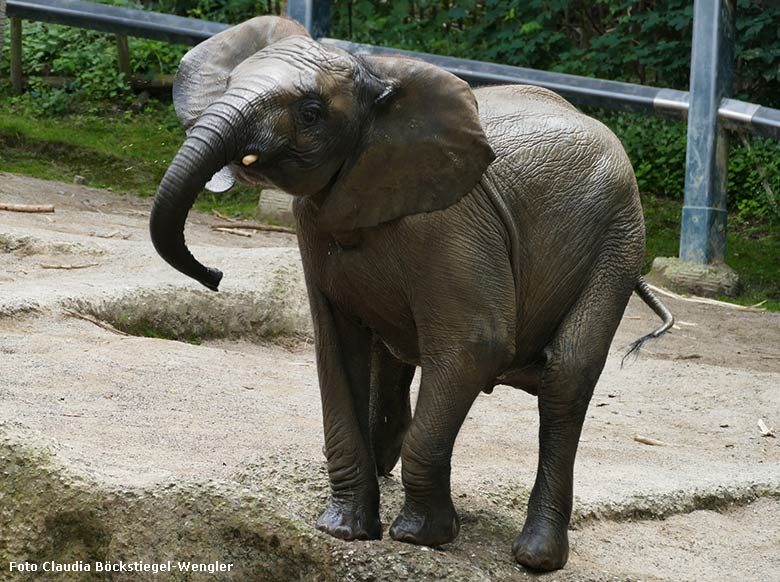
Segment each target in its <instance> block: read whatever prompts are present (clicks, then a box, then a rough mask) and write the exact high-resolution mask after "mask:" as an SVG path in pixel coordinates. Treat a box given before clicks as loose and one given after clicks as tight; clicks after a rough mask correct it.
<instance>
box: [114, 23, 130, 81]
mask: <svg viewBox="0 0 780 582" xmlns="http://www.w3.org/2000/svg"><path fill="white" fill-rule="evenodd" d="M116 51H117V57H118V59H117V60H118V63H119V72H120V73H124V74H125V77H126V78H127V79H128V80H129V79H130V74H131V73H132V71H131V69H130V45H129V44H128V43H127V35H124V34H117V35H116Z"/></svg>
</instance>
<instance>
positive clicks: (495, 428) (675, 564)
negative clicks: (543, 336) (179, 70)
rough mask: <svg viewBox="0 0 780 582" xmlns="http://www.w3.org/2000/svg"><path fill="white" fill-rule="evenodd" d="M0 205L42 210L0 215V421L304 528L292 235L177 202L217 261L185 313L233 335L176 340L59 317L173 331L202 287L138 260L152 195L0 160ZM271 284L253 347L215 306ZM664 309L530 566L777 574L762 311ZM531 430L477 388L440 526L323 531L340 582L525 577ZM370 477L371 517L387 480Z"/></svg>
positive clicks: (231, 304)
mask: <svg viewBox="0 0 780 582" xmlns="http://www.w3.org/2000/svg"><path fill="white" fill-rule="evenodd" d="M0 202H18V203H37V204H42V203H52V204H55V206H56V208H57V211H56V212H55V213H54V214H52V215H32V214H30V215H27V214H16V213H9V212H3V213H1V214H2V216H0V379H1V380H0V382H1V383H0V423H2V424H0V432H5V433H9V434H11V433H12V434H13V435H16V437H19V438H28V437H29V440H30V441H31V442H33V441H34V442H40V443H44V444H45V446H46V447H48V448H49V449H50V450H51V451H52V454H53V455H54V457H55V458H56V460H57V462H58V463H61V464H62V465H63V466H64V467H66V468H67V470H69V471H75V472H77V473H79V474H83V475H85V476H87V477H88V478H90V479H93V480H95V481H97V482H99V483H103V484H105V486H106V487H109V488H135V489H138V490H145V489H153V488H155V487H157V486H159V485H160V484H165V483H177V482H185V481H186V482H189V481H212V480H213V481H215V482H223V483H241V484H244V485H246V484H247V483H249V484H251V487H254V488H255V490H256V491H259V492H262V493H263V494H269V495H273V496H275V497H277V498H279V499H280V500H283V506H284V507H285V508H286V509H285V511H289V512H290V514H291V515H295V516H296V518H300V519H301V520H302V521H303V522H305V523H309V524H310V523H312V522H313V520H314V519H315V518H316V516H317V514H318V511H320V510H321V508H322V504H323V502H324V498H325V496H326V491H327V489H326V481H325V475H324V472H323V471H324V468H323V457H322V453H321V447H322V436H321V417H320V410H319V396H318V388H317V380H316V370H315V366H314V356H313V352H312V350H311V348H310V346H309V345H308V344H307V342H306V341H305V337H306V335H307V331H308V329H307V327H306V325H305V324H303V323H301V320H302V318H303V317H304V316H302V315H301V313H304V315H305V298H304V297H303V287H302V283H301V279H300V269H299V266H298V264H297V261H298V259H297V251H296V249H295V246H296V243H295V239H294V237H293V236H290V235H284V234H276V233H273V234H272V233H256V234H254V235H253V237H252V238H243V237H238V236H232V235H229V234H225V233H216V232H214V231H211V230H209V229H208V227H207V225H208V224H209V223H212V222H214V221H215V220H216V219H214V218H213V217H209V216H205V215H197V214H196V215H193V217H192V218H191V220H190V221H189V223H188V232H187V237H188V241H189V242H190V243H191V244H192V246H194V247H195V248H196V250H197V254H198V255H199V256H204V257H206V258H207V259H208V260H210V261H211V263H213V264H217V265H219V266H220V267H221V268H222V267H224V270H225V272H226V280H225V289H226V291H225V293H224V294H222V296H224V297H226V299H220V300H219V301H222V303H220V304H219V307H218V308H215V311H217V312H219V313H221V314H222V315H220V318H218V319H214V320H213V321H211V322H207V323H206V324H204V325H207V327H208V326H210V328H211V329H213V328H214V327H220V326H223V327H225V328H228V327H229V328H230V329H231V330H233V331H231V332H230V333H225V334H222V335H224V336H227V337H224V338H222V339H209V340H207V341H205V342H203V343H202V344H200V345H192V344H189V343H183V342H178V341H169V340H162V339H153V338H148V337H133V336H129V337H125V336H120V335H116V334H113V333H111V332H109V331H107V330H105V329H103V328H101V327H98V326H96V325H94V324H93V323H89V322H87V321H83V320H80V319H75V318H73V317H71V316H68V315H67V314H66V313H65V312H64V309H65V308H74V306H75V308H77V309H78V310H80V311H81V312H84V313H93V314H98V315H100V316H101V317H102V318H103V319H106V320H109V321H112V322H113V323H115V324H117V322H119V323H121V321H120V320H121V319H122V317H125V318H126V317H128V315H127V314H128V313H130V312H132V311H133V310H139V309H145V310H146V311H145V313H151V312H152V311H153V310H152V308H153V307H155V308H156V307H158V306H162V307H161V308H160V309H158V311H159V313H163V314H164V313H168V312H170V313H178V314H179V315H177V317H179V319H178V320H177V321H178V323H177V325H183V324H182V322H186V321H190V320H196V319H197V317H196V314H195V308H194V307H193V305H197V306H198V309H199V310H200V309H203V308H204V307H203V306H204V305H208V304H209V303H208V302H209V301H212V302H213V301H217V300H216V299H214V298H215V297H217V295H214V294H210V293H209V292H206V291H200V290H199V289H197V288H196V284H195V283H193V282H190V281H188V280H186V279H184V278H183V277H182V276H180V275H178V274H177V273H175V272H174V271H173V270H172V269H170V268H169V267H167V266H166V265H164V264H163V263H162V261H161V260H160V259H159V258H157V257H156V256H155V254H154V251H153V249H152V248H151V244H150V243H149V242H148V234H147V222H146V221H147V214H148V206H149V201H147V200H142V199H138V198H134V197H127V196H118V195H115V194H112V193H110V192H104V191H98V190H95V189H91V188H88V187H84V186H74V185H69V184H62V183H54V182H45V181H40V180H35V179H31V178H25V177H20V176H15V175H10V174H3V173H0ZM51 265H59V266H63V265H66V266H82V267H83V268H79V269H52V268H45V267H46V266H51ZM86 265H91V266H86ZM279 273H282V274H283V277H282V276H281V275H279ZM280 277H281V278H280ZM269 279H271V280H272V281H271V283H269V282H268V280H269ZM272 283H273V285H277V286H278V285H280V284H282V283H283V284H284V288H283V289H282V291H283V292H282V293H281V298H277V299H275V300H274V301H272V302H271V303H270V306H271V307H269V309H270V308H274V309H277V308H278V309H279V310H281V312H283V313H285V314H287V315H286V316H285V317H287V318H288V320H289V321H291V322H292V323H291V324H290V326H292V327H294V328H295V329H296V330H298V331H299V335H298V339H297V341H287V340H284V341H278V338H277V341H275V342H271V341H267V340H263V339H262V338H263V335H264V334H265V335H267V334H268V333H269V332H268V329H276V328H273V327H271V328H268V325H269V324H268V321H267V320H268V319H269V317H270V316H268V315H263V316H262V317H260V318H259V320H258V321H257V322H255V324H253V325H251V326H247V325H244V324H241V323H236V322H234V321H232V320H231V319H230V317H229V315H225V314H229V313H231V312H235V313H243V315H240V316H236V318H237V319H242V318H243V319H246V317H247V316H246V313H247V312H246V311H243V312H242V311H241V310H242V309H244V310H246V309H247V308H246V302H247V301H248V299H247V298H249V300H251V301H255V303H251V302H250V303H251V305H250V307H251V309H254V310H259V309H261V308H260V307H257V306H258V305H260V304H261V303H258V302H259V301H260V300H259V299H253V297H254V296H253V295H251V293H253V292H254V291H253V290H256V289H261V290H265V291H263V293H266V295H267V294H268V293H271V292H272V291H273V290H274V287H273V285H272ZM269 289H270V291H269ZM139 290H140V291H139ZM139 293H141V294H140V295H139ZM138 297H142V299H141V300H138V299H137V298H138ZM131 299H132V300H131ZM667 304H668V305H669V307H670V308H671V309H672V311H673V312H674V314H675V316H676V318H677V321H678V324H677V326H676V328H675V329H674V330H673V331H672V333H670V334H669V335H668V336H666V337H664V338H662V339H660V340H657V341H655V342H652V343H650V344H648V345H647V347H646V348H645V349H644V350H643V351H642V354H641V356H640V357H639V358H638V359H637V360H632V361H628V362H626V365H625V366H624V367H623V368H621V366H620V358H621V355H622V354H623V353H624V351H625V348H626V346H627V345H629V344H630V342H631V341H633V340H634V339H636V338H637V337H639V336H641V335H644V334H645V333H647V332H648V331H650V330H652V329H654V328H655V327H656V326H657V325H658V320H657V318H656V317H655V315H654V314H653V313H652V312H651V311H650V310H649V309H648V308H646V307H645V306H644V305H643V304H642V303H641V301H639V300H638V299H636V298H633V299H632V301H631V303H630V305H629V307H628V309H627V311H626V315H625V317H624V320H623V322H622V324H621V326H620V329H619V330H618V333H617V336H616V338H615V341H614V344H613V353H612V355H611V357H610V360H609V361H608V364H607V367H606V369H605V371H604V374H603V376H602V379H601V381H600V383H599V385H598V386H597V389H596V394H595V396H594V398H593V402H592V404H591V408H590V411H589V414H588V419H587V421H586V426H585V429H584V433H583V437H582V441H581V444H580V451H579V456H578V461H577V467H576V473H577V474H576V484H575V492H576V508H575V518H574V521H573V531H572V532H571V540H572V554H571V558H570V561H569V563H568V565H567V566H566V568H565V569H564V570H563V571H561V572H558V573H554V574H550V575H544V576H541V578H544V579H550V580H644V581H647V580H738V579H750V580H757V581H760V580H766V581H772V580H780V438H771V437H765V436H761V432H760V430H759V428H758V426H757V421H758V419H763V421H764V422H765V423H766V424H767V425H768V426H769V427H770V428H771V427H777V428H778V433H780V314H777V313H767V312H763V311H758V310H737V309H732V308H726V307H722V306H713V305H706V304H700V303H695V302H690V301H677V300H671V299H670V300H668V301H667ZM150 305H151V307H150ZM262 305H263V306H264V305H265V304H262ZM205 309H208V308H207V307H206V308H205ZM263 309H265V307H263ZM155 313H157V311H155ZM263 313H265V312H263ZM181 314H184V316H182V315H181ZM130 315H132V313H130ZM158 315H159V314H158ZM159 317H163V315H159ZM198 317H199V316H198ZM215 317H216V316H215ZM260 320H262V321H260ZM231 326H232V327H231ZM263 326H266V327H263ZM282 328H283V329H285V330H288V329H290V327H289V326H288V327H287V328H285V327H284V326H282ZM282 328H280V329H282ZM262 330H265V331H262ZM217 335H219V334H217ZM537 430H538V420H537V415H536V406H535V400H534V399H533V398H532V397H531V396H529V395H527V394H525V393H522V392H519V391H515V390H512V389H510V388H503V387H499V388H497V389H496V391H495V392H494V393H493V394H492V395H483V396H481V397H480V398H479V399H478V401H477V403H476V404H475V406H474V408H473V409H472V411H471V413H470V414H469V417H468V419H467V421H466V423H465V425H464V428H463V430H462V432H461V435H460V437H459V440H458V442H457V444H456V450H455V455H454V459H453V493H454V498H455V502H456V507H457V508H458V510H459V512H460V513H461V518H462V528H461V536H460V537H459V538H458V540H456V541H455V542H454V543H453V544H449V545H448V546H446V547H444V548H442V549H441V550H436V551H432V550H428V549H423V548H414V547H410V546H406V545H400V544H397V543H395V542H392V541H390V540H389V539H387V536H386V539H385V540H383V541H381V542H374V543H357V544H345V543H343V542H336V541H333V542H331V541H330V540H328V542H327V543H329V544H330V543H332V546H329V547H332V548H333V555H334V556H336V558H337V559H338V560H339V561H340V563H342V565H343V567H344V571H345V572H349V573H350V574H349V576H351V577H352V578H351V579H355V580H358V579H371V577H373V579H386V577H387V576H390V575H391V577H392V578H393V579H406V578H407V577H408V579H427V577H429V576H431V575H432V574H431V572H434V571H435V572H437V573H438V574H441V577H442V578H443V579H447V578H449V579H468V580H472V579H473V580H490V579H495V580H504V579H525V578H528V577H536V576H534V575H532V574H529V573H527V572H525V571H523V570H522V569H521V568H519V567H517V566H516V565H515V564H513V563H512V560H511V556H510V554H509V547H510V546H511V542H512V539H513V537H514V536H515V535H516V534H517V532H519V528H520V527H521V525H522V520H523V517H524V513H525V503H526V501H527V497H528V493H529V490H530V487H531V486H532V484H533V477H534V474H535V467H536V433H537ZM637 435H641V436H644V437H648V438H652V439H655V440H658V441H661V442H662V443H663V444H662V445H660V446H649V445H646V444H642V443H640V442H638V441H637V440H635V437H636V436H637ZM779 436H780V435H779ZM395 473H396V475H398V474H399V471H398V470H396V472H395ZM382 491H383V499H384V502H383V516H382V518H383V522H384V523H385V524H389V523H390V522H391V521H392V519H393V517H394V514H395V513H396V512H397V511H398V509H399V508H400V503H401V501H402V492H401V487H400V483H399V479H398V478H397V477H391V478H388V479H386V480H384V482H383V483H382ZM317 535H319V534H317ZM0 537H1V536H0ZM0 541H1V540H0ZM1 545H2V544H0V546H1ZM431 564H433V565H431ZM415 573H417V574H415Z"/></svg>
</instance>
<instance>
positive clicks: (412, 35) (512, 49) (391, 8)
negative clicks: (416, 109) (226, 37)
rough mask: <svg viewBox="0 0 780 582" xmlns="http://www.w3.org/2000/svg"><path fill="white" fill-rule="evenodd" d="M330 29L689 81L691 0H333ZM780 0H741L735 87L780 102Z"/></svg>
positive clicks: (382, 40) (359, 38) (411, 45)
mask: <svg viewBox="0 0 780 582" xmlns="http://www.w3.org/2000/svg"><path fill="white" fill-rule="evenodd" d="M332 6H333V16H332V24H333V36H336V37H339V38H350V39H352V40H354V41H356V42H365V43H371V44H378V45H384V46H394V47H398V48H405V49H410V50H418V51H423V52H433V53H440V54H447V55H452V56H456V57H463V58H471V59H477V60H486V61H494V62H498V63H503V64H509V65H517V66H523V67H532V68H536V69H544V70H552V71H559V72H564V73H572V74H578V75H586V76H595V77H600V78H605V79H614V80H624V81H631V82H638V83H642V84H648V85H657V86H662V87H671V88H675V89H683V90H684V89H687V88H688V71H689V66H690V52H691V33H692V21H693V2H690V0H553V1H548V0H527V1H526V2H516V1H515V0H479V1H478V0H466V1H462V2H456V3H453V2H450V1H448V0H398V1H394V2H385V1H383V0H333V2H332ZM778 22H780V5H778V4H777V3H776V2H771V1H767V0H764V1H760V0H759V1H756V0H739V2H738V10H737V19H736V27H737V32H738V34H737V63H736V75H735V91H736V95H737V96H739V97H741V98H748V99H749V100H751V101H755V102H760V103H762V104H764V105H769V106H775V107H777V106H778V104H780V35H778V34H777V30H778V28H777V23H778Z"/></svg>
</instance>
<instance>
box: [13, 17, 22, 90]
mask: <svg viewBox="0 0 780 582" xmlns="http://www.w3.org/2000/svg"><path fill="white" fill-rule="evenodd" d="M11 88H12V89H13V92H14V93H15V94H16V95H21V94H22V19H21V18H11Z"/></svg>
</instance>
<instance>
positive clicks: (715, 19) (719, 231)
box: [680, 0, 735, 264]
mask: <svg viewBox="0 0 780 582" xmlns="http://www.w3.org/2000/svg"><path fill="white" fill-rule="evenodd" d="M734 10H735V2H734V0H695V2H694V8H693V11H694V16H693V51H692V54H691V87H690V89H691V92H690V104H691V105H690V110H689V113H688V150H687V154H686V162H685V201H684V204H683V211H682V232H681V235H680V258H681V259H682V260H684V261H690V262H694V263H706V264H709V263H717V262H722V261H723V259H724V257H725V253H726V189H727V178H728V137H727V135H726V132H725V130H724V128H723V127H722V126H721V125H720V124H718V108H719V107H720V104H721V101H722V100H723V99H726V98H728V97H729V96H730V94H731V70H732V65H733V62H734Z"/></svg>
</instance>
